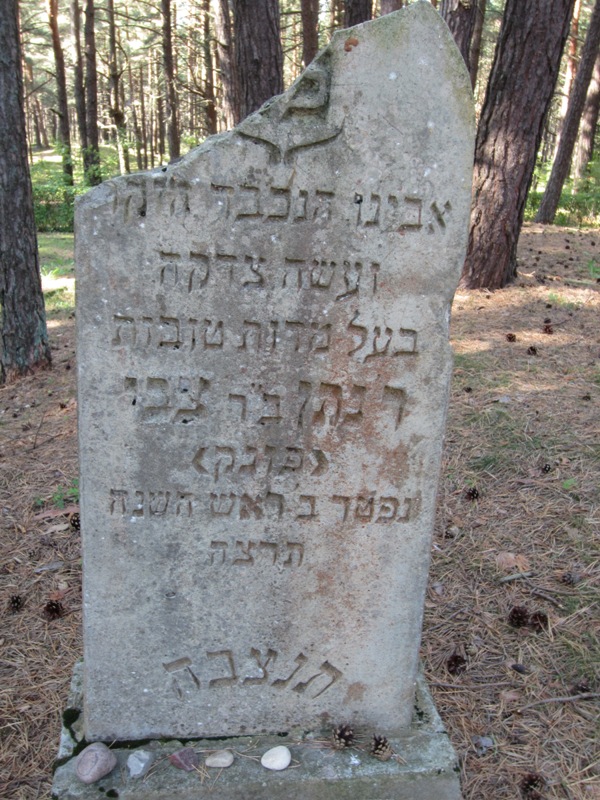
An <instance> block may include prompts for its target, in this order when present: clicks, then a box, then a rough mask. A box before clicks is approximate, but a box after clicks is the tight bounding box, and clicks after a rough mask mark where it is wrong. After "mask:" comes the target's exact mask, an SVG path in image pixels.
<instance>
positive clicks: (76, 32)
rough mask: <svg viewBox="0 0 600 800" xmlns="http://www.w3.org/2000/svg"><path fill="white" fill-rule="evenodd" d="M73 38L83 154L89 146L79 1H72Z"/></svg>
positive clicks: (76, 105)
mask: <svg viewBox="0 0 600 800" xmlns="http://www.w3.org/2000/svg"><path fill="white" fill-rule="evenodd" d="M71 36H72V39H73V50H74V56H75V58H74V60H75V63H74V65H73V66H74V69H73V90H74V94H75V111H76V114H77V132H78V133H79V144H80V146H81V150H82V152H85V150H86V149H87V146H88V141H87V127H86V122H85V89H84V82H83V56H82V53H81V11H80V9H79V0H71Z"/></svg>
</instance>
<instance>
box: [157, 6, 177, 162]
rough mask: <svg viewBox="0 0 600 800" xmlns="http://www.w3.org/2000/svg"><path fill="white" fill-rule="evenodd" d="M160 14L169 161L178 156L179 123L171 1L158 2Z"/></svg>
mask: <svg viewBox="0 0 600 800" xmlns="http://www.w3.org/2000/svg"><path fill="white" fill-rule="evenodd" d="M160 10H161V14H162V48H163V68H164V72H165V90H166V91H165V99H166V103H165V105H166V109H165V110H166V117H167V143H168V146H169V158H170V159H171V161H172V160H173V159H174V158H179V156H180V144H179V121H178V119H177V116H178V115H177V91H176V88H175V64H174V59H173V33H172V30H171V0H160Z"/></svg>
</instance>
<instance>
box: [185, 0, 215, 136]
mask: <svg viewBox="0 0 600 800" xmlns="http://www.w3.org/2000/svg"><path fill="white" fill-rule="evenodd" d="M203 6H204V8H203V12H204V15H203V16H204V20H203V26H204V37H203V46H204V70H205V72H204V75H205V78H204V99H205V101H206V121H207V123H208V124H207V127H208V133H209V134H212V133H216V132H217V106H216V103H215V73H214V68H213V60H212V37H211V32H210V0H203ZM191 99H192V102H193V101H194V97H193V96H192V98H191Z"/></svg>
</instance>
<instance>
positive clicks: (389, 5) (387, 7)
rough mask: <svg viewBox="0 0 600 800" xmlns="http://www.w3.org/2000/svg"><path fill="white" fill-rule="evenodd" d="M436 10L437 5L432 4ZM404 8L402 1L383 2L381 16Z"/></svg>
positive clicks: (387, 0) (386, 0)
mask: <svg viewBox="0 0 600 800" xmlns="http://www.w3.org/2000/svg"><path fill="white" fill-rule="evenodd" d="M432 5H433V6H434V8H435V3H433V4H432ZM401 8H402V0H381V16H382V17H383V16H384V15H385V14H391V13H392V12H393V11H398V10H399V9H401Z"/></svg>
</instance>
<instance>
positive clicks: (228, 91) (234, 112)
mask: <svg viewBox="0 0 600 800" xmlns="http://www.w3.org/2000/svg"><path fill="white" fill-rule="evenodd" d="M213 3H214V18H215V32H216V36H217V60H218V69H219V73H220V76H221V85H222V87H223V95H222V102H221V111H222V114H223V121H224V123H225V128H233V126H234V125H235V124H236V123H237V122H239V121H240V111H239V100H238V97H239V91H238V89H239V87H238V86H237V72H236V69H235V55H234V44H233V36H232V26H231V16H230V13H229V2H228V0H213Z"/></svg>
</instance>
